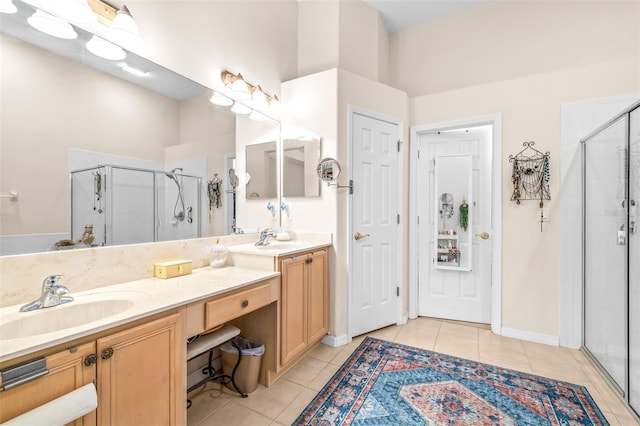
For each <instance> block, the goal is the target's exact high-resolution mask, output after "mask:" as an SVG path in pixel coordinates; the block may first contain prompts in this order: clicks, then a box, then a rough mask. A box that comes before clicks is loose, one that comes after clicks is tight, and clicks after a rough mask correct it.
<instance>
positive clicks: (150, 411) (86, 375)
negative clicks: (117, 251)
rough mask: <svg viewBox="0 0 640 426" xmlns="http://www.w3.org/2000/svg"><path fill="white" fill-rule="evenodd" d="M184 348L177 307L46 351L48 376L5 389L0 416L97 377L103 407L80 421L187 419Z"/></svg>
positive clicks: (26, 408) (0, 395) (126, 422)
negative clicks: (160, 315) (83, 341)
mask: <svg viewBox="0 0 640 426" xmlns="http://www.w3.org/2000/svg"><path fill="white" fill-rule="evenodd" d="M184 353H185V351H184V338H183V332H182V321H181V315H180V314H179V313H176V314H173V315H168V316H166V317H163V318H160V319H157V320H154V321H150V322H147V323H143V324H141V325H137V326H133V327H131V328H128V329H123V330H122V331H119V332H116V333H113V334H108V335H106V336H104V337H100V338H98V339H97V340H94V341H91V342H88V343H86V344H83V345H81V346H78V347H73V348H71V349H67V350H64V351H61V352H59V353H56V354H53V355H47V356H46V365H47V369H48V370H49V373H48V374H47V375H46V376H43V377H41V378H39V379H36V380H33V381H31V382H28V383H26V384H23V385H20V386H17V387H15V388H13V389H10V390H8V391H5V392H0V422H4V421H6V420H9V419H12V418H14V417H16V416H18V415H20V414H23V413H25V412H27V411H30V410H32V409H34V408H36V407H39V406H41V405H43V404H45V403H47V402H49V401H51V400H54V399H56V398H58V397H60V396H62V395H64V394H66V393H69V392H71V391H73V390H74V389H77V388H79V387H82V386H83V385H85V384H87V383H91V382H92V381H93V380H94V379H96V382H97V392H98V408H97V410H94V411H92V412H91V413H89V414H87V415H86V416H84V417H82V418H81V419H78V420H77V421H76V422H75V423H74V425H75V426H89V425H91V426H92V425H96V424H97V425H105V426H106V425H142V424H149V425H151V424H153V425H182V424H184V406H185V402H184V392H182V390H183V389H184V388H185V385H184V378H183V376H184V371H185V359H184V358H185V355H184Z"/></svg>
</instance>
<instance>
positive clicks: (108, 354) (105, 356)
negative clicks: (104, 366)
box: [100, 348, 113, 359]
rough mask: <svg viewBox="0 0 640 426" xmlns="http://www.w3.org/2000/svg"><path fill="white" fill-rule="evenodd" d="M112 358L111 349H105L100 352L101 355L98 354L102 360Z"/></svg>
mask: <svg viewBox="0 0 640 426" xmlns="http://www.w3.org/2000/svg"><path fill="white" fill-rule="evenodd" d="M112 356H113V349H112V348H107V349H105V350H103V351H102V353H101V354H100V358H102V359H109V358H111V357H112Z"/></svg>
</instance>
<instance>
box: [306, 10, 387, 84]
mask: <svg viewBox="0 0 640 426" xmlns="http://www.w3.org/2000/svg"><path fill="white" fill-rule="evenodd" d="M298 11H299V12H298V76H304V75H308V74H313V73H316V72H320V71H325V70H327V69H331V68H340V69H343V70H346V71H350V72H353V73H356V74H358V75H361V76H363V77H366V78H370V79H372V80H377V81H380V82H382V83H387V82H388V80H389V35H388V33H387V31H386V29H385V27H384V23H383V22H382V19H381V17H380V14H379V13H378V11H376V10H375V9H373V8H372V7H370V6H369V5H367V4H366V3H364V2H361V1H352V0H343V1H326V0H306V1H301V2H299V3H298Z"/></svg>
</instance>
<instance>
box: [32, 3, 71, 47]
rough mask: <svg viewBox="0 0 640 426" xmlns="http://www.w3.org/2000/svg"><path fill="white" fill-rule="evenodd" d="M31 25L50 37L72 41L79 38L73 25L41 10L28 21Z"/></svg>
mask: <svg viewBox="0 0 640 426" xmlns="http://www.w3.org/2000/svg"><path fill="white" fill-rule="evenodd" d="M27 22H28V23H29V25H31V26H32V27H33V28H35V29H36V30H38V31H41V32H43V33H45V34H48V35H50V36H54V37H58V38H63V39H66V40H72V39H74V38H77V37H78V34H77V33H76V32H75V30H74V29H73V27H72V26H71V24H69V23H68V22H65V21H63V20H62V19H60V18H56V17H55V16H53V15H51V14H49V13H47V12H44V11H42V10H40V9H38V10H36V13H34V14H33V15H31V17H30V18H28V19H27Z"/></svg>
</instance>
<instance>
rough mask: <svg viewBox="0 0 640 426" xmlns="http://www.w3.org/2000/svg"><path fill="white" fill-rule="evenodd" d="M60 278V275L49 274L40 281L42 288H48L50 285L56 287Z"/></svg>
mask: <svg viewBox="0 0 640 426" xmlns="http://www.w3.org/2000/svg"><path fill="white" fill-rule="evenodd" d="M61 279H62V275H49V276H48V277H47V278H45V279H44V281H42V289H43V290H46V289H50V288H51V287H56V286H59V285H60V280H61Z"/></svg>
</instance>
